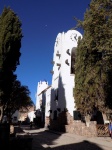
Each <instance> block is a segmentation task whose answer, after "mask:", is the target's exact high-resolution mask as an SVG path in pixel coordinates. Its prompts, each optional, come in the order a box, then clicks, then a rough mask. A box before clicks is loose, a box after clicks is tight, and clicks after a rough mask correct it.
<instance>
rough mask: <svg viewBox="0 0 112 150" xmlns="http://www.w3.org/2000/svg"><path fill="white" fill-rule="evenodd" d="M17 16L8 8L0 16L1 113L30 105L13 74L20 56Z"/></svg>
mask: <svg viewBox="0 0 112 150" xmlns="http://www.w3.org/2000/svg"><path fill="white" fill-rule="evenodd" d="M21 25H22V24H21V22H20V20H19V18H18V16H17V15H16V14H15V13H14V11H13V10H11V9H10V8H9V7H8V8H6V7H5V8H4V9H3V12H2V14H1V16H0V106H2V107H3V113H4V112H5V113H13V112H14V111H15V110H18V109H20V108H21V107H26V106H29V105H32V104H33V102H32V100H31V98H30V96H29V95H30V91H29V89H28V87H27V86H23V85H21V83H20V81H17V80H16V79H17V76H16V75H15V74H14V72H15V71H16V68H17V66H18V65H19V58H20V56H21V52H20V48H21V39H22V37H23V36H22V29H21Z"/></svg>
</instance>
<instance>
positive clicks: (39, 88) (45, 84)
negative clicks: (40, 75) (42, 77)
mask: <svg viewBox="0 0 112 150" xmlns="http://www.w3.org/2000/svg"><path fill="white" fill-rule="evenodd" d="M47 87H48V82H46V81H40V82H38V85H37V93H36V110H37V109H40V100H42V94H40V93H41V92H42V91H43V90H44V89H46V88H47ZM39 94H40V95H39Z"/></svg>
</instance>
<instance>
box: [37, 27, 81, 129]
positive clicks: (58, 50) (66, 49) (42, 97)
mask: <svg viewBox="0 0 112 150" xmlns="http://www.w3.org/2000/svg"><path fill="white" fill-rule="evenodd" d="M78 38H82V35H81V34H80V33H79V32H78V31H76V30H69V31H67V32H66V33H65V32H62V33H59V34H58V35H57V37H56V41H55V44H54V54H53V61H52V64H53V68H52V70H51V73H52V84H51V85H48V82H46V81H40V82H38V85H37V93H36V110H37V113H36V115H37V116H39V117H41V122H42V123H43V125H44V126H45V127H47V126H49V125H50V123H51V122H53V121H54V120H58V118H61V117H60V116H61V115H60V114H62V113H63V112H67V113H68V115H67V116H68V117H67V118H68V120H66V123H67V124H68V122H70V120H73V111H74V110H75V103H74V96H73V91H74V86H75V85H74V80H75V79H74V78H75V74H74V73H75V70H74V65H75V53H76V51H75V49H76V47H77V43H78ZM62 118H64V117H63V116H62ZM70 118H71V119H70ZM55 122H56V121H55ZM58 123H59V122H58Z"/></svg>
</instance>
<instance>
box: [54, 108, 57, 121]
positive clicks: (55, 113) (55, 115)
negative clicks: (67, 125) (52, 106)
mask: <svg viewBox="0 0 112 150" xmlns="http://www.w3.org/2000/svg"><path fill="white" fill-rule="evenodd" d="M53 119H54V120H57V111H56V110H55V111H54V117H53Z"/></svg>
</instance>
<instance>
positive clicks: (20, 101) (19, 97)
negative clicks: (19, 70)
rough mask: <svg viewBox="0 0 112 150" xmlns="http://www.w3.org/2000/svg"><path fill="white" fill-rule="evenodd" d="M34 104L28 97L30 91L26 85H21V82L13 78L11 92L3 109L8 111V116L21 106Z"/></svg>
mask: <svg viewBox="0 0 112 150" xmlns="http://www.w3.org/2000/svg"><path fill="white" fill-rule="evenodd" d="M31 106H34V103H33V101H32V99H31V97H30V91H29V89H28V87H27V86H23V85H21V82H20V81H18V80H15V81H14V82H13V86H12V93H11V94H10V97H9V99H8V101H7V103H6V105H5V111H6V112H8V114H9V118H10V117H11V115H12V114H13V113H14V112H15V111H16V110H20V109H22V108H24V109H25V108H26V109H27V108H28V107H31Z"/></svg>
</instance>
